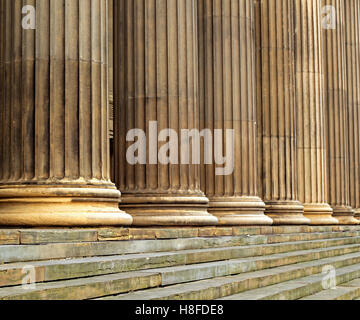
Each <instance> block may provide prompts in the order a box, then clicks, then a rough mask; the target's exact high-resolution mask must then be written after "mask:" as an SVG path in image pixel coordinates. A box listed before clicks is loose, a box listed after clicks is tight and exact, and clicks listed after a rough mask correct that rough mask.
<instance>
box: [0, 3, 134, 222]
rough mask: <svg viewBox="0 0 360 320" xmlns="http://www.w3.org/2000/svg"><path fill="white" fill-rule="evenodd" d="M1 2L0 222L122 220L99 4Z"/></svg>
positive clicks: (104, 29)
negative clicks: (29, 12) (25, 12)
mask: <svg viewBox="0 0 360 320" xmlns="http://www.w3.org/2000/svg"><path fill="white" fill-rule="evenodd" d="M23 3H24V1H22V0H1V1H0V8H1V16H0V26H1V29H0V30H1V41H0V42H1V44H2V45H1V59H0V61H1V69H0V71H1V74H0V77H1V80H0V92H1V94H0V121H1V125H0V127H1V128H2V130H1V134H0V146H1V151H2V152H1V154H0V224H1V225H26V226H39V225H45V226H74V225H80V226H82V225H84V226H86V225H94V226H96V225H118V224H130V223H131V221H132V219H131V217H130V216H129V215H127V214H125V213H123V212H121V211H120V210H119V208H118V204H119V197H120V193H119V191H118V190H117V189H116V188H115V186H114V184H112V183H111V181H110V179H109V166H108V164H109V159H108V153H109V150H108V133H107V132H108V131H107V130H108V125H107V116H108V112H107V93H108V92H107V25H106V23H107V19H106V18H107V14H106V10H107V1H106V0H94V1H91V2H90V1H65V0H56V1H50V0H37V1H35V0H33V1H28V2H27V4H29V5H32V6H34V8H35V10H36V11H35V12H36V29H35V30H33V29H23V28H22V19H23V16H22V7H23Z"/></svg>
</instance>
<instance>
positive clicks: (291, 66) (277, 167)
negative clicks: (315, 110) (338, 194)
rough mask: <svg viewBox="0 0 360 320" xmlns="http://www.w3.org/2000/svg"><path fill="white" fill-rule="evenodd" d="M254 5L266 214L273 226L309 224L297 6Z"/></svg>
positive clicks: (272, 0)
mask: <svg viewBox="0 0 360 320" xmlns="http://www.w3.org/2000/svg"><path fill="white" fill-rule="evenodd" d="M255 3H256V21H257V31H256V34H257V55H258V64H257V72H256V73H257V86H258V93H257V99H258V100H257V106H258V112H259V114H258V120H259V121H258V122H259V125H260V127H259V131H258V137H259V139H261V140H260V142H259V144H260V147H261V149H262V150H261V154H260V155H261V161H260V162H261V166H260V170H261V175H260V179H261V181H262V195H263V200H264V201H265V204H266V213H267V214H268V215H269V216H270V217H271V218H272V219H273V220H274V224H290V225H291V224H299V225H301V224H309V223H310V220H309V219H308V218H305V217H304V215H303V213H304V207H303V205H302V204H301V202H300V201H299V199H298V193H297V167H296V162H297V161H296V122H295V112H296V108H295V46H294V41H295V38H294V34H295V30H294V20H295V19H294V18H295V0H282V1H278V0H262V1H257V0H255Z"/></svg>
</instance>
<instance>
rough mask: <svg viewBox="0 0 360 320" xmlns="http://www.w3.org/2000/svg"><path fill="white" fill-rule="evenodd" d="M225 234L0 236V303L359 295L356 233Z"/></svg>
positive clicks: (359, 232) (269, 230)
mask: <svg viewBox="0 0 360 320" xmlns="http://www.w3.org/2000/svg"><path fill="white" fill-rule="evenodd" d="M230 229H231V228H230ZM230 229H229V228H225V229H224V228H216V229H214V228H212V229H211V230H212V231H211V232H210V229H208V230H207V231H206V232H205V233H204V229H201V230H200V229H183V230H177V229H173V230H171V229H163V230H161V229H160V230H159V229H158V230H156V232H155V231H154V230H151V229H144V230H141V229H138V230H132V229H126V230H125V229H99V230H96V229H93V230H76V229H68V230H31V229H29V230H15V229H14V230H2V231H1V230H0V263H1V264H0V299H4V300H9V299H10V300H13V299H16V300H18V299H22V300H26V299H32V300H34V299H35V300H37V299H57V300H58V299H61V300H62V299H101V300H173V299H182V300H183V299H186V300H215V299H223V300H258V299H268V300H276V299H287V300H294V299H303V300H340V299H358V298H359V297H360V280H359V279H360V227H357V226H354V227H350V226H349V227H266V228H265V229H261V228H260V227H259V228H237V229H235V228H233V229H231V235H230ZM154 232H155V233H154ZM5 233H8V236H7V237H5V236H4V234H5ZM2 234H3V236H1V235H2ZM124 234H127V236H125V237H124ZM151 234H153V235H154V236H153V237H152V236H150V235H151ZM10 235H11V236H10ZM104 235H106V236H104ZM131 235H132V236H131ZM1 239H3V240H1ZM5 239H7V240H5ZM8 239H12V242H11V241H10V243H9V241H8ZM120 239H121V240H120ZM6 241H8V242H6ZM324 270H325V271H327V270H328V271H329V270H330V271H332V272H334V274H335V276H336V282H337V287H336V289H328V290H325V289H324V277H326V274H325V273H324V272H325V271H324ZM28 276H31V277H32V279H33V281H35V282H36V283H35V285H30V286H24V285H23V284H22V282H23V278H24V277H28Z"/></svg>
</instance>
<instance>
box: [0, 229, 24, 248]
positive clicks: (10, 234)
mask: <svg viewBox="0 0 360 320" xmlns="http://www.w3.org/2000/svg"><path fill="white" fill-rule="evenodd" d="M19 243H20V232H19V230H15V229H14V230H12V229H9V230H0V245H6V244H19Z"/></svg>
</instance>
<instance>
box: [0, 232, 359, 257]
mask: <svg viewBox="0 0 360 320" xmlns="http://www.w3.org/2000/svg"><path fill="white" fill-rule="evenodd" d="M359 236H360V231H346V232H329V233H328V232H321V233H299V234H280V235H277V234H275V235H254V236H244V235H242V236H236V237H218V238H184V239H171V240H132V241H108V242H105V241H104V242H79V243H49V244H40V245H2V246H0V264H2V263H15V262H28V261H42V260H51V259H68V258H80V257H94V256H112V255H123V254H137V253H149V252H171V251H181V250H195V249H208V248H225V247H231V246H247V245H263V244H273V243H284V242H295V241H316V240H325V239H338V238H345V237H347V238H356V237H359Z"/></svg>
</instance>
